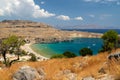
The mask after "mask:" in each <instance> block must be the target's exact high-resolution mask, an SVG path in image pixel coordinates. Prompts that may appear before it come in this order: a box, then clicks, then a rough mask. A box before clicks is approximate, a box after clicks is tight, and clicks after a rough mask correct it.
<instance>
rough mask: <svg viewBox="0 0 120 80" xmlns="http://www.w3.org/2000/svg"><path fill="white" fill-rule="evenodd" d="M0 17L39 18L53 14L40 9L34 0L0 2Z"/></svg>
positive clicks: (5, 0) (6, 0) (2, 0)
mask: <svg viewBox="0 0 120 80" xmlns="http://www.w3.org/2000/svg"><path fill="white" fill-rule="evenodd" d="M0 16H17V17H33V18H40V17H51V16H55V14H53V13H49V12H48V11H46V10H44V9H42V8H40V6H39V5H36V4H35V2H34V0H0Z"/></svg>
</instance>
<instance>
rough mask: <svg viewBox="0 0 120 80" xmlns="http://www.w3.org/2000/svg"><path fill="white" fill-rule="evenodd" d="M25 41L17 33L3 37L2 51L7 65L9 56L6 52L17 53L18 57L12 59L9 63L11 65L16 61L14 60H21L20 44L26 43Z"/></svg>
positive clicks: (0, 48) (0, 45)
mask: <svg viewBox="0 0 120 80" xmlns="http://www.w3.org/2000/svg"><path fill="white" fill-rule="evenodd" d="M24 44H25V42H24V40H23V39H22V38H18V37H17V36H15V35H12V36H10V37H8V38H6V39H3V40H1V43H0V52H1V54H2V56H3V58H4V63H5V65H6V66H7V57H6V54H7V53H10V54H15V55H17V56H18V57H17V59H14V60H11V61H10V62H9V65H10V66H11V64H12V63H13V62H14V61H17V60H19V55H20V52H21V50H20V46H21V45H24Z"/></svg>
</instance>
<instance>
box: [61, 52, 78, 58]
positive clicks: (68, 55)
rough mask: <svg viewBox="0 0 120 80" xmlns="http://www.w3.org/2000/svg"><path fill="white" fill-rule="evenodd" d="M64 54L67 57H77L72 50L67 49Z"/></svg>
mask: <svg viewBox="0 0 120 80" xmlns="http://www.w3.org/2000/svg"><path fill="white" fill-rule="evenodd" d="M63 55H64V56H66V57H67V58H73V57H76V55H75V54H74V53H72V52H70V51H66V52H64V53H63Z"/></svg>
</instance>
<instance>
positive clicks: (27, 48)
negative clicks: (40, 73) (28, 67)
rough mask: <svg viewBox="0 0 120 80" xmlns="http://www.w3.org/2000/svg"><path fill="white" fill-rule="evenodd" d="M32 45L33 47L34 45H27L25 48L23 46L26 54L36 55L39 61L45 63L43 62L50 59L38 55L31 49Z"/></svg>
mask: <svg viewBox="0 0 120 80" xmlns="http://www.w3.org/2000/svg"><path fill="white" fill-rule="evenodd" d="M30 45H32V43H29V44H25V45H24V46H21V49H22V50H25V51H26V52H28V54H30V53H33V54H35V56H36V57H37V58H38V61H43V60H46V59H49V58H46V57H44V56H42V55H40V54H38V53H36V52H35V51H33V50H32V49H31V47H30Z"/></svg>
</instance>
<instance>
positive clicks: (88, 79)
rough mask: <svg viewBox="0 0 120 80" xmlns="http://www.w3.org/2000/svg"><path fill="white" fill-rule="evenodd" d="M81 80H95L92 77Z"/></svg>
mask: <svg viewBox="0 0 120 80" xmlns="http://www.w3.org/2000/svg"><path fill="white" fill-rule="evenodd" d="M82 80H95V78H93V77H92V76H88V77H84V78H83V79H82Z"/></svg>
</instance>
